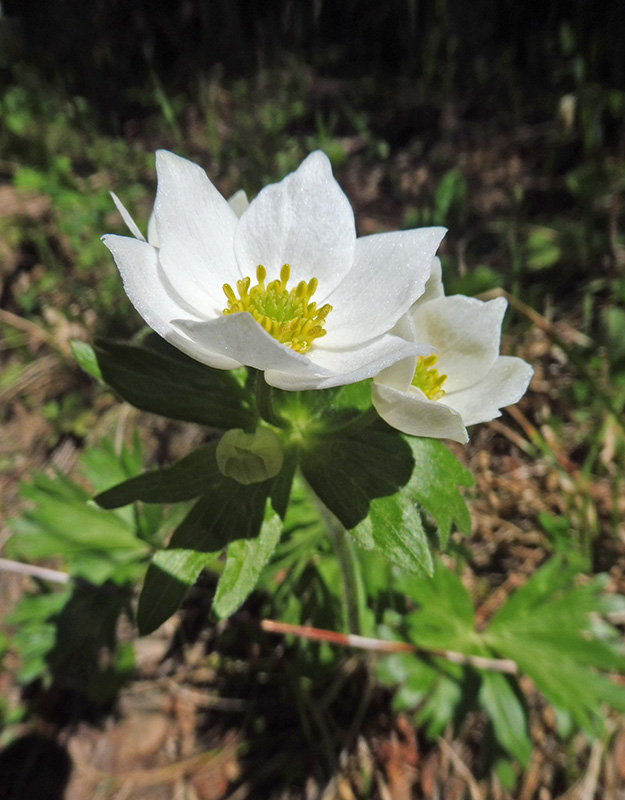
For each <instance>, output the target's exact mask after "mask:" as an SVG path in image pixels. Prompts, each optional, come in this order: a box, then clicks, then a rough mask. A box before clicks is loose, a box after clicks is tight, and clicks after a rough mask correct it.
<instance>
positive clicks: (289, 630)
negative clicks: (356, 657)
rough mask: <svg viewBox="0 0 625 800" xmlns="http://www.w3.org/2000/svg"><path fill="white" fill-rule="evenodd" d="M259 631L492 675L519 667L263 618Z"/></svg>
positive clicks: (513, 671) (505, 661) (503, 660)
mask: <svg viewBox="0 0 625 800" xmlns="http://www.w3.org/2000/svg"><path fill="white" fill-rule="evenodd" d="M260 626H261V628H262V629H263V630H264V631H267V632H268V633H285V634H291V635H293V636H299V637H301V638H302V639H310V640H311V641H316V642H328V643H330V644H338V645H341V646H343V647H358V648H359V649H361V650H373V651H375V652H378V653H424V654H426V655H430V656H439V657H441V658H445V659H447V661H451V662H453V663H454V664H463V665H465V666H471V667H476V668H477V669H487V670H491V671H492V672H505V673H507V674H508V675H517V674H518V672H519V668H518V667H517V665H516V664H515V662H514V661H511V660H510V659H507V658H484V657H483V656H472V655H467V654H466V653H456V652H455V651H453V650H424V649H423V648H420V647H416V646H415V645H412V644H409V643H408V642H390V641H387V640H385V639H372V638H370V637H369V636H358V635H356V634H355V633H337V632H336V631H326V630H323V629H322V628H311V627H310V626H309V625H291V624H290V623H288V622H277V621H276V620H273V619H264V620H263V621H262V622H261V623H260Z"/></svg>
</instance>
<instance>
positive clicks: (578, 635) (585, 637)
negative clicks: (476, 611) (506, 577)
mask: <svg viewBox="0 0 625 800" xmlns="http://www.w3.org/2000/svg"><path fill="white" fill-rule="evenodd" d="M575 577H576V572H575V570H574V569H572V568H571V567H567V566H566V565H564V564H563V563H562V560H561V559H560V558H557V557H556V558H553V559H551V561H549V562H547V564H545V565H544V566H543V567H541V568H540V569H539V570H537V572H536V573H535V574H534V575H533V576H532V578H530V580H529V581H528V582H527V583H526V584H525V585H524V586H523V587H522V588H521V589H519V590H518V591H517V592H515V593H514V594H513V595H512V596H511V597H510V598H509V599H508V601H507V602H506V603H505V605H504V606H503V607H502V608H501V609H500V610H499V611H498V612H497V614H496V615H495V616H494V617H493V619H492V620H491V623H490V625H489V626H488V627H487V629H486V630H485V631H484V632H483V634H482V637H483V641H484V642H485V643H486V644H487V645H488V646H489V647H490V648H492V650H493V651H494V652H495V653H496V654H498V655H500V656H503V657H505V658H510V659H512V660H513V661H515V662H516V663H517V664H518V666H519V669H520V670H521V671H523V672H525V673H526V674H527V675H529V676H530V677H531V678H532V680H533V681H534V683H535V684H536V686H537V687H538V689H539V690H540V691H541V692H542V693H543V694H544V695H545V697H546V698H547V699H548V700H549V702H550V703H552V704H553V705H554V706H556V707H558V708H559V709H561V710H563V711H568V712H569V713H570V714H571V716H572V717H573V719H574V720H575V722H576V723H577V725H579V726H580V727H581V728H582V729H584V730H585V731H587V732H589V733H591V734H592V733H596V732H597V731H598V730H599V728H600V725H601V722H602V718H601V713H600V705H601V703H604V702H605V703H608V704H609V705H610V706H612V707H613V708H615V709H616V710H618V711H623V710H624V709H625V689H623V687H622V686H619V685H617V684H616V683H614V682H612V681H611V680H610V679H609V678H608V677H607V676H605V675H603V674H601V672H600V670H603V671H607V670H618V671H619V672H623V671H625V654H624V652H623V649H622V647H621V645H620V643H619V641H618V637H617V632H616V631H615V630H614V629H612V628H611V627H610V626H609V625H607V623H605V624H604V625H603V627H602V628H601V629H597V627H596V625H595V624H594V622H593V617H594V616H595V615H598V614H601V613H604V611H605V602H604V598H603V597H602V596H601V594H600V590H601V583H600V582H597V581H590V582H588V583H586V584H582V585H575V583H573V581H574V580H575ZM598 630H600V632H601V637H599V635H598V632H597V631H598ZM580 687H583V691H580Z"/></svg>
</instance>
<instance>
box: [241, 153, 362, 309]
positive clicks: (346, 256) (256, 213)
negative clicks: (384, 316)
mask: <svg viewBox="0 0 625 800" xmlns="http://www.w3.org/2000/svg"><path fill="white" fill-rule="evenodd" d="M355 241H356V230H355V226H354V215H353V213H352V209H351V206H350V204H349V201H348V200H347V198H346V197H345V195H344V194H343V191H342V189H341V187H340V186H339V185H338V183H337V182H336V181H335V180H334V178H333V176H332V168H331V166H330V161H329V160H328V158H327V156H326V155H324V154H323V153H321V152H319V151H318V152H315V153H312V154H311V155H309V156H308V158H307V159H306V160H305V161H304V162H303V163H302V164H301V166H300V167H299V169H297V170H296V171H295V172H293V173H292V174H291V175H287V177H286V178H284V180H282V181H280V183H275V184H272V185H271V186H266V187H265V188H264V189H263V190H262V191H261V192H260V193H259V194H258V196H257V197H256V198H255V199H254V200H252V202H251V203H250V205H249V207H248V208H247V210H246V211H245V212H244V213H243V215H242V217H241V220H240V222H239V226H238V228H237V231H236V236H235V251H236V255H237V260H238V262H239V268H240V270H241V273H242V275H243V276H248V275H249V276H251V277H252V278H254V276H255V275H256V267H257V266H258V265H259V264H262V265H263V266H264V267H265V269H266V270H267V279H268V280H273V279H274V278H277V277H278V276H279V274H280V268H281V267H282V265H283V264H290V266H291V281H292V283H290V284H289V288H290V287H291V286H294V285H296V284H297V283H299V282H300V281H309V280H310V279H311V278H313V277H314V278H317V280H318V281H319V288H318V290H317V294H316V295H315V297H314V300H315V301H316V302H317V303H318V304H322V303H323V302H324V301H325V297H327V295H328V294H329V293H330V292H331V291H332V290H333V289H334V287H335V286H337V285H338V284H339V283H340V282H341V281H342V280H343V278H344V277H345V275H346V274H347V272H348V271H349V269H350V268H351V266H352V263H353V259H354V244H355Z"/></svg>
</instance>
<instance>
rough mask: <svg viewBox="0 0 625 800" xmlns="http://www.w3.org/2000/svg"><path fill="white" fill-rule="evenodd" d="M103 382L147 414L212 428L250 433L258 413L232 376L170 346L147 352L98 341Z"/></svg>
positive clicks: (137, 348)
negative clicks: (247, 429)
mask: <svg viewBox="0 0 625 800" xmlns="http://www.w3.org/2000/svg"><path fill="white" fill-rule="evenodd" d="M95 354H96V357H97V360H98V366H99V368H100V370H101V373H102V377H103V379H104V380H105V381H106V382H107V383H108V384H109V385H110V386H112V387H113V389H115V390H116V391H117V392H118V393H119V394H120V395H121V396H122V397H123V398H124V400H127V401H128V402H129V403H131V404H132V405H134V406H136V407H137V408H140V409H142V410H143V411H151V412H152V413H154V414H161V415H162V416H164V417H169V418H171V419H179V420H184V421H186V422H198V423H200V424H201V425H207V426H209V427H214V428H220V429H227V428H247V427H250V426H253V425H254V422H255V418H256V417H255V412H253V411H252V409H251V408H250V406H249V405H248V403H247V397H246V395H245V393H244V391H243V389H242V388H241V386H240V384H239V383H238V381H237V380H236V378H235V377H234V376H233V375H230V373H228V372H227V371H225V370H218V369H213V368H212V367H207V366H206V365H204V364H200V363H199V362H198V361H194V360H193V359H192V358H189V357H188V356H185V355H183V354H182V353H180V351H178V350H176V349H175V348H173V347H170V346H169V345H167V344H166V343H162V344H159V352H157V351H156V350H154V349H151V348H147V347H137V346H136V345H130V344H115V343H113V342H107V341H99V342H98V343H97V345H96V347H95Z"/></svg>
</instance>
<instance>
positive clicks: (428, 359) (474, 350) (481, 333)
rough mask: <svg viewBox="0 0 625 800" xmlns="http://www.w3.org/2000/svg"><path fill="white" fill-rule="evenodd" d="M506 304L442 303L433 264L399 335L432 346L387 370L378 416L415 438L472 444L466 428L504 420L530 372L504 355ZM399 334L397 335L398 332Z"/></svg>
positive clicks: (378, 387)
mask: <svg viewBox="0 0 625 800" xmlns="http://www.w3.org/2000/svg"><path fill="white" fill-rule="evenodd" d="M506 305H507V303H506V301H505V300H504V299H503V298H501V297H499V298H497V299H496V300H490V301H488V302H486V303H485V302H482V301H481V300H476V299H475V298H472V297H465V296H464V295H452V296H450V297H445V296H444V292H443V285H442V283H441V280H440V262H439V261H438V259H435V262H434V265H433V267H432V277H431V278H430V280H428V283H427V285H426V291H425V293H424V294H423V295H422V297H421V298H420V299H419V300H418V301H417V302H416V303H415V304H414V306H413V307H412V308H411V310H410V313H409V314H408V315H407V316H406V318H404V319H403V320H402V321H401V335H403V336H406V337H410V336H412V337H414V338H415V340H416V341H418V342H422V343H425V344H428V345H431V346H432V348H433V349H434V353H432V354H430V355H420V356H410V357H408V358H405V359H402V360H401V361H398V362H397V363H395V364H393V365H392V366H390V367H388V368H387V369H384V370H383V371H382V372H381V373H380V374H379V375H378V376H377V377H376V379H375V381H374V383H373V386H372V399H373V405H374V406H375V408H376V410H377V412H378V414H379V415H380V416H381V417H382V418H383V419H385V420H386V421H387V422H388V423H389V425H392V426H393V427H394V428H398V429H399V430H400V431H403V432H404V433H408V434H411V435H413V436H431V437H435V438H441V439H453V440H455V441H456V442H462V443H464V442H467V441H468V439H469V437H468V434H467V431H466V426H467V425H474V424H475V423H477V422H487V421H488V420H491V419H494V418H495V417H498V416H500V414H501V412H500V411H499V409H500V408H504V407H505V406H508V405H511V404H512V403H516V402H517V400H519V399H520V398H521V397H522V396H523V394H524V393H525V390H526V389H527V386H528V384H529V381H530V378H531V377H532V373H533V370H532V368H531V367H530V365H529V364H527V363H526V362H525V361H523V360H522V359H521V358H514V357H511V356H500V355H499V343H500V339H501V323H502V320H503V315H504V313H505V310H506ZM396 330H397V331H398V332H399V331H400V329H399V328H397V329H396Z"/></svg>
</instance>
